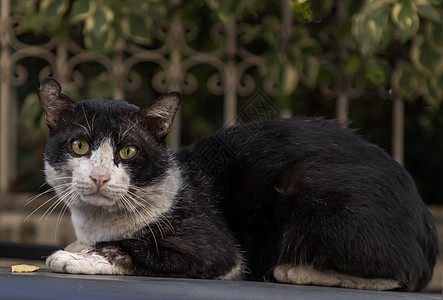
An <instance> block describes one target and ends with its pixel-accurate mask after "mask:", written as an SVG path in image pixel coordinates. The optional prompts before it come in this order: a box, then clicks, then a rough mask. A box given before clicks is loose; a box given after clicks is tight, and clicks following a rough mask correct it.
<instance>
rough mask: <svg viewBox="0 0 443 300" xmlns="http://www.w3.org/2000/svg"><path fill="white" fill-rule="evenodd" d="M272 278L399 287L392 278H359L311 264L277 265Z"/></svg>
mask: <svg viewBox="0 0 443 300" xmlns="http://www.w3.org/2000/svg"><path fill="white" fill-rule="evenodd" d="M274 278H275V279H276V280H277V281H278V282H282V283H292V284H304V285H320V286H335V287H343V288H351V289H362V290H380V291H382V290H392V289H395V288H398V287H400V283H399V282H398V281H396V280H393V279H383V278H371V279H369V278H361V277H356V276H351V275H347V274H342V273H337V272H334V271H330V270H327V271H318V270H315V269H314V268H313V267H312V266H304V265H298V266H292V265H287V264H286V265H279V266H277V267H276V268H275V269H274Z"/></svg>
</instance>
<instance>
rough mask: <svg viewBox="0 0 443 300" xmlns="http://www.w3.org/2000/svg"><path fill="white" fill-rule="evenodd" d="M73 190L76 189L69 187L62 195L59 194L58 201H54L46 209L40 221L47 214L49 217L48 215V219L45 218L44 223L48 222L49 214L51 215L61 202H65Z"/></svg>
mask: <svg viewBox="0 0 443 300" xmlns="http://www.w3.org/2000/svg"><path fill="white" fill-rule="evenodd" d="M73 192H75V190H72V189H69V188H68V189H67V190H65V191H64V193H63V194H62V195H59V197H58V199H57V201H55V202H54V203H52V204H51V206H50V207H49V208H48V209H47V210H46V211H45V213H44V214H43V215H42V216H41V217H40V220H39V222H40V221H41V220H42V219H43V218H44V217H45V216H47V217H46V220H45V223H44V224H46V222H47V220H48V218H49V216H50V215H51V214H52V212H53V211H54V210H55V209H56V208H57V206H58V205H59V204H60V203H64V201H65V199H66V198H68V197H70V195H71V194H72V193H73Z"/></svg>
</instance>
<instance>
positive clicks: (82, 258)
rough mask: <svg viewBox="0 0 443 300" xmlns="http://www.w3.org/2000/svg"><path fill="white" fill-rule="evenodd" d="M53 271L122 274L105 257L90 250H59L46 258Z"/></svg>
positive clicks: (47, 264)
mask: <svg viewBox="0 0 443 300" xmlns="http://www.w3.org/2000/svg"><path fill="white" fill-rule="evenodd" d="M46 266H47V267H48V268H49V269H51V270H52V271H53V272H58V273H71V274H123V272H122V270H121V269H120V268H118V267H116V266H114V265H112V264H111V263H109V262H108V260H107V259H106V258H104V257H103V256H101V255H98V254H96V253H93V252H91V251H83V252H81V253H73V252H68V251H64V250H59V251H57V252H55V253H53V254H52V255H51V256H49V257H48V258H47V259H46Z"/></svg>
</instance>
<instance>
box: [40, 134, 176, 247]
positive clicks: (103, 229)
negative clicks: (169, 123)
mask: <svg viewBox="0 0 443 300" xmlns="http://www.w3.org/2000/svg"><path fill="white" fill-rule="evenodd" d="M114 152H115V151H114V149H113V146H112V143H111V141H110V140H105V141H104V142H103V143H102V145H101V146H100V147H99V149H97V150H96V151H93V152H92V153H91V156H90V158H89V157H87V156H85V157H76V158H71V159H70V160H69V162H68V166H67V169H68V171H67V170H65V171H58V170H55V169H54V168H53V167H51V166H50V165H49V164H46V165H45V171H46V177H47V182H48V183H49V184H51V185H53V186H54V187H55V190H56V192H57V194H58V195H59V197H60V198H61V199H63V201H65V203H66V204H67V205H68V207H69V208H70V210H71V217H72V223H73V226H74V230H75V233H76V235H77V243H78V244H82V245H93V244H94V243H96V242H98V241H111V240H119V239H124V238H129V237H130V236H131V235H132V234H133V233H134V232H136V231H138V230H139V229H141V228H143V227H145V226H146V225H148V224H150V223H153V222H156V221H158V220H159V218H160V217H161V216H162V215H163V214H164V213H166V212H167V211H168V210H170V209H171V207H172V205H173V199H174V197H175V195H176V193H177V192H178V190H179V189H180V188H181V185H182V181H181V176H180V171H179V169H178V167H176V166H173V167H171V168H170V169H169V170H168V171H167V174H166V175H165V176H164V177H163V179H162V180H160V181H158V182H155V183H153V184H151V185H147V186H145V187H143V188H137V187H134V186H131V185H130V178H129V175H128V173H127V172H126V170H125V169H124V167H123V166H122V164H119V165H115V163H114V158H113V155H114ZM65 169H66V168H65ZM97 170H99V172H105V173H106V172H107V173H108V174H109V178H110V179H109V181H108V182H107V183H106V184H104V185H103V186H102V187H100V188H99V189H98V188H97V186H96V185H95V184H94V182H93V180H91V178H90V176H91V174H92V173H93V172H97Z"/></svg>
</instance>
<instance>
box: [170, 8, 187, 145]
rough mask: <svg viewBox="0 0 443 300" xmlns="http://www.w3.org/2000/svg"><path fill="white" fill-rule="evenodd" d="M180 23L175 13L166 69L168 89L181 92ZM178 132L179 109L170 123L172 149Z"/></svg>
mask: <svg viewBox="0 0 443 300" xmlns="http://www.w3.org/2000/svg"><path fill="white" fill-rule="evenodd" d="M182 37H183V33H182V24H181V21H180V16H179V15H178V14H176V15H175V16H174V17H173V19H172V21H171V26H170V35H169V40H168V43H169V55H170V57H169V64H168V70H167V73H166V74H167V76H168V77H167V78H168V81H167V82H168V90H169V91H176V92H181V90H182V89H181V84H182V82H183V77H182V76H183V75H182V62H181V50H182V46H183V45H182V42H183V41H182ZM180 133H181V114H180V110H179V111H178V112H177V114H176V115H175V118H174V123H173V124H172V130H171V133H170V134H169V145H170V147H171V149H172V150H173V151H177V150H178V148H180Z"/></svg>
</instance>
